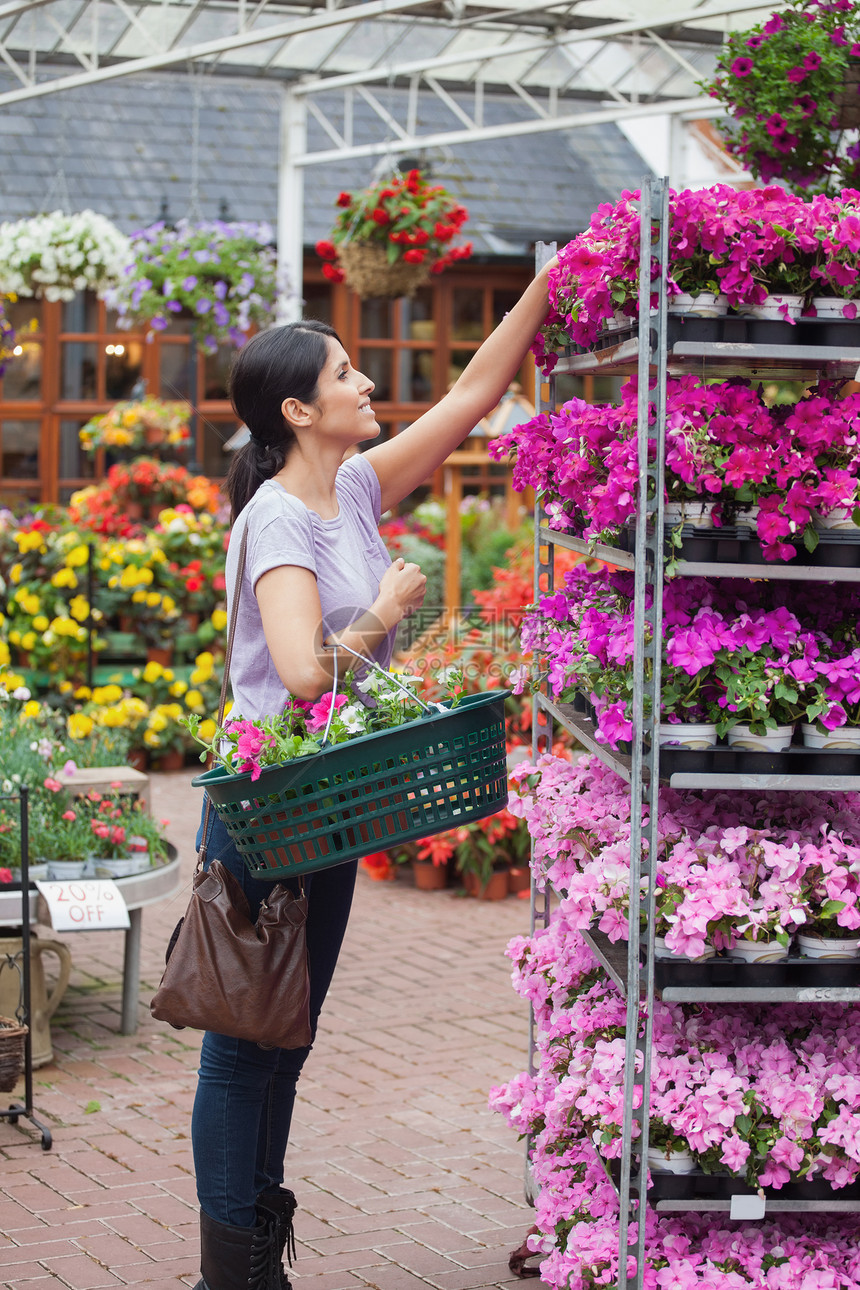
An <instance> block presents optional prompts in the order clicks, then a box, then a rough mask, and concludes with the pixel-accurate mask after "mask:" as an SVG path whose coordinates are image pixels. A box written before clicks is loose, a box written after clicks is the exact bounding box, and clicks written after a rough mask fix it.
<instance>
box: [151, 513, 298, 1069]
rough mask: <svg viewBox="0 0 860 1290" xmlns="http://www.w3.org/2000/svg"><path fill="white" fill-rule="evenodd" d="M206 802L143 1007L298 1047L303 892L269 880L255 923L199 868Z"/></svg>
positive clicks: (225, 879) (178, 1020)
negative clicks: (186, 879)
mask: <svg viewBox="0 0 860 1290" xmlns="http://www.w3.org/2000/svg"><path fill="white" fill-rule="evenodd" d="M246 540H247V529H246V530H245V532H244V533H243V535H242V545H241V546H240V548H239V568H238V572H237V575H236V592H235V595H234V596H233V605H232V612H231V616H230V629H229V632H228V634H227V653H226V658H225V660H224V676H223V678H222V682H221V702H220V707H219V712H218V725H219V726H220V725H221V723H222V721H223V719H224V707H225V702H226V698H227V679H228V676H229V671H230V657H231V655H232V652H233V635H234V632H235V629H236V615H237V611H238V607H239V589H240V587H241V585H242V574H243V571H244V567H245V546H246ZM211 809H212V803H211V801H210V800H209V799H208V798H207V799H206V810H205V812H204V815H203V835H202V836H203V844H202V846H201V848H200V851H199V852H198V855H197V868H196V869H195V872H194V885H193V889H192V894H191V901H190V903H189V905H188V908H187V910H186V911H185V917H184V918H182V919H180V921H179V923H178V924H177V926H176V928H175V930H174V932H173V935H172V936H171V938H170V943H169V945H168V947H167V955H166V958H167V963H166V966H165V969H164V975H163V976H162V978H161V984H160V985H159V987H158V990H157V991H156V993H155V996H154V997H153V1000H152V1003H151V1004H150V1005H149V1010H150V1012H151V1013H152V1015H153V1017H155V1018H156V1019H157V1020H158V1021H166V1022H168V1023H169V1024H170V1025H171V1026H173V1027H174V1028H175V1029H177V1030H183V1029H184V1028H185V1027H186V1026H190V1027H191V1028H192V1029H193V1030H211V1031H214V1032H215V1033H216V1034H219V1035H229V1036H231V1037H232V1038H234V1039H248V1040H250V1041H251V1042H252V1043H256V1044H258V1045H259V1046H260V1047H261V1048H304V1047H306V1046H307V1045H308V1044H309V1043H310V1042H311V1023H310V975H309V972H308V954H307V941H306V924H307V917H308V902H307V897H306V896H305V893H304V886H303V885H302V884H301V883H300V894H299V895H298V896H294V895H293V893H292V891H290V889H289V887H287V886H285V885H284V884H283V883H278V884H277V885H276V886H274V887H273V888H272V892H271V895H270V896H268V897H267V899H266V900H264V901H263V903H262V905H261V906H260V912H259V914H258V915H257V921H256V922H255V923H252V922H251V911H250V907H249V905H248V900H247V897H246V896H245V893H244V891H243V890H242V887H241V885H240V883H239V882H238V881H237V879H236V878H234V877H233V875H232V873H231V872H230V870H229V869H227V868H225V866H224V865H223V864H221V862H220V860H213V861H212V862H211V863H210V865H209V867H208V868H207V869H205V870H204V868H203V866H204V864H205V861H206V849H207V845H208V844H207V839H208V836H209V827H208V826H209V819H210V811H211Z"/></svg>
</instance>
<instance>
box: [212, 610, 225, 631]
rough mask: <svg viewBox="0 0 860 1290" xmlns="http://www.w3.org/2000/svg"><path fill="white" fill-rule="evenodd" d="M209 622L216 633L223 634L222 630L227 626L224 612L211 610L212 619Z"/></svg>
mask: <svg viewBox="0 0 860 1290" xmlns="http://www.w3.org/2000/svg"><path fill="white" fill-rule="evenodd" d="M209 621H210V622H211V623H212V626H213V627H214V628H215V630H216V632H223V630H224V628H225V627H226V626H227V613H226V610H224V609H213V610H212V617H211V619H210V620H209Z"/></svg>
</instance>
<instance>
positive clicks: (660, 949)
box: [654, 936, 717, 963]
mask: <svg viewBox="0 0 860 1290" xmlns="http://www.w3.org/2000/svg"><path fill="white" fill-rule="evenodd" d="M716 955H717V951H716V950H715V949H714V947H713V945H706V946H705V952H704V954H700V955H699V956H698V958H691V957H690V955H689V954H673V953H672V951H671V950H670V949H669V948H668V946H667V945H666V937H665V936H655V937H654V957H655V959H674V960H675V962H676V963H705V962H707V960H708V959H713V958H716Z"/></svg>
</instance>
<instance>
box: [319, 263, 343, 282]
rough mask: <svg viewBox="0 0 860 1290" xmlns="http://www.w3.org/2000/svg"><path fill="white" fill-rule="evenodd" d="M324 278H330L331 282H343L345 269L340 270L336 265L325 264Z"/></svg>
mask: <svg viewBox="0 0 860 1290" xmlns="http://www.w3.org/2000/svg"><path fill="white" fill-rule="evenodd" d="M322 271H323V277H324V278H328V280H329V282H343V269H338V268H337V266H336V265H334V264H324V265H323V267H322Z"/></svg>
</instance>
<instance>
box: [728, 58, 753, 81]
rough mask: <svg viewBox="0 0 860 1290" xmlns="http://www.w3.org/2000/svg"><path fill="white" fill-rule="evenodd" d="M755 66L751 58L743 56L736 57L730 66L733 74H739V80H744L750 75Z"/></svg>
mask: <svg viewBox="0 0 860 1290" xmlns="http://www.w3.org/2000/svg"><path fill="white" fill-rule="evenodd" d="M754 67H755V64H754V63H753V60H752V59H751V58H746V57H745V56H741V57H740V58H736V59H735V61H734V62H733V63H732V65H731V67H730V68H729V71H730V72H731V74H732V76H737V77H738V79H739V80H743V78H744V77H745V76H749V74H750V73H751V72H752V70H753V68H754Z"/></svg>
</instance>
